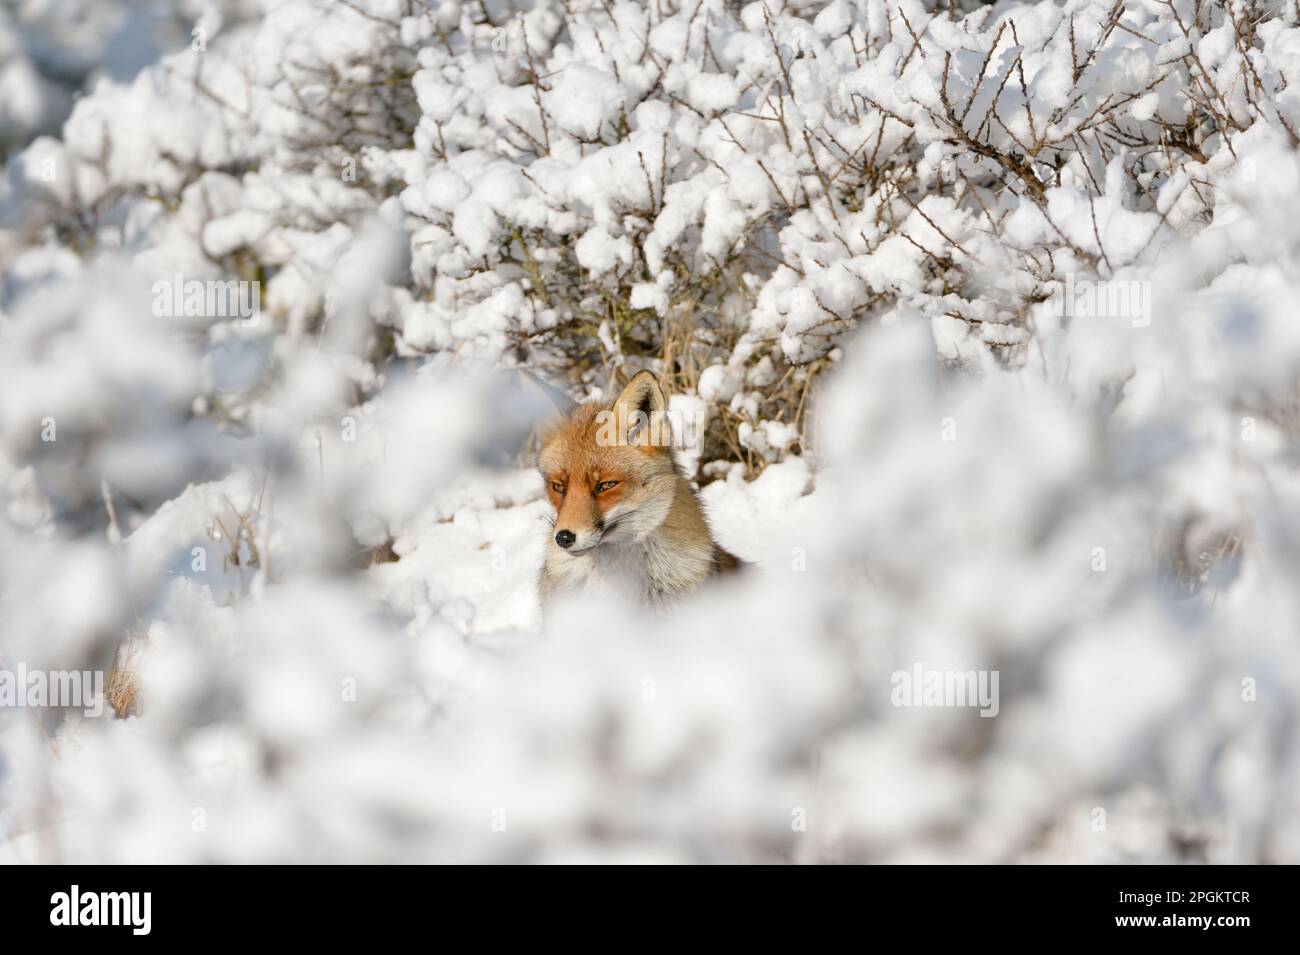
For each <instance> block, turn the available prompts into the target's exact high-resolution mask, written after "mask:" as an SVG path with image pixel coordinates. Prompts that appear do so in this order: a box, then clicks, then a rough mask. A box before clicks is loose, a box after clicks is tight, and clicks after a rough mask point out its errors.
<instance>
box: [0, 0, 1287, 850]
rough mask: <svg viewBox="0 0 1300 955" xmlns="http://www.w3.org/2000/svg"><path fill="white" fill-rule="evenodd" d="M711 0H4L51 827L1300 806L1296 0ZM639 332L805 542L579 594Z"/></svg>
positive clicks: (1259, 842)
mask: <svg viewBox="0 0 1300 955" xmlns="http://www.w3.org/2000/svg"><path fill="white" fill-rule="evenodd" d="M69 6H75V4H70V5H69ZM121 6H122V5H117V4H105V5H104V6H103V7H102V10H103V11H105V12H104V13H103V16H105V17H109V18H110V19H111V17H112V16H115V15H116V14H114V13H113V11H118V12H120V9H119V8H121ZM165 6H166V5H158V4H155V5H150V6H148V9H150V10H155V11H156V10H161V9H163V8H164V7H165ZM649 6H651V7H654V8H655V9H653V10H651V9H647V5H643V4H639V3H630V2H619V0H615V2H609V3H594V2H593V3H586V2H580V0H574V2H569V3H564V4H561V3H559V2H552V0H538V2H536V3H532V2H519V3H514V4H512V3H506V2H498V0H488V2H484V3H477V2H476V3H459V2H452V0H440V2H430V3H427V4H426V3H418V2H407V0H353V2H349V3H331V2H325V0H321V2H315V0H285V2H278V3H270V2H268V3H265V4H257V3H213V4H211V5H209V6H208V7H207V8H205V9H206V12H204V13H203V14H202V17H201V18H200V19H198V20H196V21H192V22H193V24H194V26H193V28H194V30H195V32H194V33H193V34H190V33H189V32H188V30H187V29H186V28H187V27H189V26H191V20H189V19H187V17H189V16H199V13H198V11H191V10H190V9H189V6H188V5H185V4H179V5H176V8H175V11H174V13H175V17H176V19H177V22H179V24H180V25H179V26H177V25H176V23H175V22H173V19H171V18H169V17H164V18H162V19H157V18H155V20H152V21H150V22H153V23H155V25H156V26H157V25H159V24H163V25H166V27H167V29H165V30H162V31H161V33H159V37H161V39H158V41H157V43H158V44H159V45H160V46H161V47H163V48H165V49H168V50H175V52H171V53H166V54H164V53H163V52H162V51H161V50H153V47H150V48H149V49H150V50H153V52H152V53H149V54H148V56H146V63H145V65H143V66H142V67H141V68H139V71H138V72H132V71H131V70H123V69H117V68H116V67H114V66H113V65H112V64H109V63H107V62H104V63H101V64H99V65H98V66H97V65H96V63H97V62H98V61H97V59H96V58H97V57H99V58H101V59H102V58H104V57H107V56H108V54H107V53H106V52H104V50H103V49H102V48H101V47H100V46H95V45H94V44H85V45H81V46H75V45H74V46H75V49H74V48H73V47H70V46H68V45H67V43H64V45H63V46H58V44H55V45H54V46H51V44H52V43H53V40H52V38H51V34H52V33H53V32H57V31H56V30H55V28H54V27H53V26H51V24H52V23H54V22H55V21H54V20H50V19H48V18H47V19H46V20H41V19H40V17H38V16H37V15H36V14H37V13H39V12H40V11H42V10H44V11H45V12H46V13H48V12H49V9H51V7H50V5H48V4H47V5H42V4H39V3H33V4H28V5H25V7H24V9H25V13H23V12H22V11H20V13H22V16H19V14H14V15H13V16H10V14H8V13H5V14H4V15H3V16H0V60H2V63H3V70H0V88H4V89H8V88H9V87H8V86H6V85H5V84H11V85H13V88H14V89H20V90H24V91H26V95H27V98H26V99H21V100H20V99H17V98H15V99H13V100H10V99H9V98H8V97H7V96H6V101H5V110H7V112H6V111H0V136H2V137H3V138H2V139H0V146H2V148H3V149H4V150H5V151H6V152H5V155H6V157H7V159H6V166H5V172H4V176H3V177H2V178H0V268H2V276H3V277H2V278H0V703H2V704H3V705H0V860H3V861H6V862H44V861H60V862H69V861H71V862H106V863H113V862H278V861H319V862H349V861H393V862H398V861H401V862H433V861H465V862H572V861H639V862H767V861H789V862H857V861H869V862H903V861H951V862H971V861H998V862H1002V861H1011V862H1041V861H1053V862H1063V861H1072V862H1102V861H1135V862H1136V861H1140V862H1161V861H1178V862H1184V861H1210V862H1279V861H1287V862H1297V861H1300V732H1298V727H1297V720H1298V718H1300V636H1298V635H1300V587H1297V580H1300V445H1298V442H1300V402H1298V397H1300V396H1298V393H1297V381H1298V380H1300V324H1298V323H1297V319H1296V313H1295V303H1296V302H1297V301H1300V271H1297V265H1296V263H1297V262H1300V161H1298V159H1297V148H1298V145H1300V138H1298V137H1297V132H1296V131H1297V130H1300V92H1298V91H1297V88H1295V87H1293V86H1292V85H1291V84H1292V83H1300V28H1298V27H1297V23H1296V13H1295V9H1294V5H1289V4H1269V3H1250V4H1246V3H1241V2H1238V0H1230V2H1228V3H1226V4H1197V3H1193V2H1190V0H1173V2H1172V3H1164V2H1154V0H1149V2H1148V0H1129V2H1120V3H1096V2H1088V0H1066V2H1064V3H1053V2H1039V3H1035V4H1009V3H998V4H996V5H992V6H983V5H980V4H976V3H956V4H948V3H947V2H944V3H939V4H933V3H922V2H919V0H854V2H847V0H834V2H829V3H825V2H800V3H791V4H784V5H783V4H778V3H768V4H763V3H751V4H737V3H724V2H722V0H704V2H702V3H697V2H695V0H691V2H690V3H687V4H684V5H675V4H671V3H667V2H665V3H662V4H658V3H656V4H653V5H649ZM33 11H36V13H33ZM123 16H124V14H123ZM160 16H161V14H160ZM22 17H26V19H23V18H22ZM33 18H35V19H33ZM119 25H120V23H119ZM160 29H161V27H160ZM176 30H179V31H180V32H179V35H180V37H181V40H180V41H179V42H173V40H174V37H173V40H168V39H167V37H169V36H172V35H173V33H175V31H176ZM42 31H44V32H42ZM169 31H171V32H169ZM187 36H192V42H190V43H189V45H188V46H187V45H186V44H185V37H187ZM65 39H67V40H68V42H70V40H71V39H72V38H65ZM52 49H56V50H62V51H63V55H66V56H72V54H73V53H77V54H78V56H79V57H80V58H79V59H77V63H79V64H81V66H80V67H79V69H80V70H81V72H79V73H75V76H74V74H73V73H69V72H68V71H67V70H63V71H58V70H54V71H53V73H54V74H57V76H58V83H59V84H63V85H62V86H61V87H59V89H56V88H55V86H52V85H49V84H53V83H54V82H55V81H54V80H53V79H50V78H49V77H48V76H47V75H46V73H42V69H43V68H44V67H47V66H48V65H49V63H50V62H51V60H50V58H51V56H53V54H52V53H51V52H50V51H51V50H52ZM69 50H71V52H69ZM151 58H152V59H151ZM155 60H156V62H155ZM74 72H75V71H74ZM83 74H84V76H83ZM51 75H53V74H51ZM69 76H74V79H73V80H70V79H69ZM76 77H81V79H76ZM74 80H75V82H77V83H80V84H81V85H79V86H77V87H76V89H75V90H73V91H69V90H68V89H66V88H65V87H66V86H67V84H68V83H69V82H74ZM83 80H84V82H83ZM43 84H44V85H43ZM47 87H48V88H47ZM60 89H61V90H62V92H60ZM10 102H13V103H15V104H18V105H22V106H23V107H24V108H23V109H21V110H19V109H17V107H16V106H15V107H14V108H13V109H10V108H9V103H10ZM620 366H628V367H650V368H653V369H654V370H656V371H657V372H658V373H660V374H661V375H662V376H663V377H664V378H665V380H666V381H667V382H668V383H669V385H670V388H671V390H672V391H673V393H674V398H673V400H674V402H675V407H676V408H677V409H679V410H681V411H683V412H685V413H689V414H692V415H696V416H699V418H700V419H702V420H704V421H706V422H707V424H706V425H705V426H704V427H703V428H701V431H700V433H701V435H702V442H701V444H700V445H699V446H697V447H695V448H693V449H691V452H690V453H689V454H685V455H683V457H682V461H681V464H682V467H683V469H684V471H685V472H686V473H687V474H688V476H690V477H691V478H692V479H694V480H696V481H697V482H698V484H699V485H700V488H701V496H702V498H703V500H704V502H705V504H706V506H707V508H708V511H709V515H710V518H711V521H712V523H713V525H714V529H715V532H716V535H717V537H718V539H719V541H720V543H721V544H723V545H724V546H725V547H727V548H728V549H730V550H731V551H733V552H734V553H736V554H738V555H739V556H741V557H743V558H745V559H746V560H747V561H750V562H751V563H752V564H753V566H752V567H751V568H749V571H748V572H747V573H746V574H743V575H741V576H739V577H737V578H736V579H734V580H728V581H726V582H725V583H719V584H718V585H717V586H715V587H711V588H707V589H705V590H703V591H701V592H700V593H698V594H696V595H693V596H692V597H691V598H690V599H687V600H684V601H683V602H682V603H681V604H680V605H679V606H677V607H675V608H674V609H672V610H671V611H669V612H667V613H665V614H651V613H649V612H647V611H645V610H642V609H639V608H637V607H630V606H626V605H620V604H614V603H608V602H603V601H602V600H600V599H597V598H585V599H583V598H580V599H577V600H574V601H571V602H569V603H567V604H565V605H562V606H560V607H559V608H557V610H556V612H555V614H554V616H553V617H550V616H548V619H547V621H546V626H545V627H544V628H543V627H540V626H539V621H538V616H539V615H538V608H537V603H536V597H535V593H534V588H535V582H536V576H537V572H538V569H539V565H540V561H541V557H542V552H543V547H544V545H545V542H546V540H547V536H548V534H549V532H550V528H549V526H548V524H547V522H546V513H547V508H548V504H547V503H546V501H545V499H544V498H543V496H542V486H541V480H540V478H539V476H538V475H537V474H536V473H535V472H534V471H533V470H532V469H531V468H530V467H529V466H528V464H527V451H526V448H527V447H528V442H529V434H530V430H531V428H532V427H533V425H534V424H535V423H536V420H537V418H538V416H539V415H540V414H542V413H543V410H544V409H542V408H540V407H538V405H537V404H536V403H535V402H533V401H532V399H528V398H526V397H525V392H521V391H520V390H519V389H518V388H517V387H515V386H514V384H513V382H515V381H516V377H515V376H514V374H513V372H512V369H515V368H517V367H528V368H532V369H535V370H537V371H539V372H541V373H542V374H545V375H548V376H550V377H551V378H552V379H553V380H555V381H557V382H559V383H560V384H561V385H562V386H563V387H564V388H565V389H566V390H567V391H569V392H570V393H571V394H572V396H573V397H576V398H591V397H605V398H608V393H607V391H605V390H603V389H607V388H608V384H607V377H606V376H607V374H608V372H610V371H611V370H612V369H615V368H618V367H620ZM592 559H600V555H599V553H598V552H597V554H595V555H594V556H593V557H592ZM20 668H21V670H22V672H24V673H27V674H32V675H34V676H35V677H36V678H37V679H38V682H39V680H40V678H45V679H46V680H47V681H53V683H58V676H57V675H59V674H71V673H76V674H81V673H88V674H92V675H94V674H98V675H99V676H100V677H102V678H103V680H104V684H103V686H104V693H105V695H106V696H107V698H108V699H107V705H106V706H105V707H104V708H103V709H102V711H100V712H98V713H96V712H95V711H94V708H93V707H87V706H83V705H79V703H80V701H78V700H72V699H54V698H53V695H54V694H52V693H50V692H47V693H46V694H44V698H40V699H38V698H36V696H35V695H34V694H35V690H34V689H33V687H32V686H31V685H23V686H15V685H14V682H13V679H12V676H11V677H10V678H9V682H8V684H7V685H8V686H9V690H8V691H6V690H5V686H6V684H5V683H4V682H3V679H2V677H3V674H11V675H12V674H15V673H17V672H19V670H20ZM92 682H93V681H92ZM51 685H53V684H51ZM48 689H49V688H48V686H47V690H48ZM6 692H8V694H9V695H8V696H6V695H5V694H6Z"/></svg>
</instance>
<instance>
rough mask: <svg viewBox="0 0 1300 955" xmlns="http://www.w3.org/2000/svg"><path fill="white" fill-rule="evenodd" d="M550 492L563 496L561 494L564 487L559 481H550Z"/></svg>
mask: <svg viewBox="0 0 1300 955" xmlns="http://www.w3.org/2000/svg"><path fill="white" fill-rule="evenodd" d="M551 490H552V491H554V492H555V493H556V494H563V493H564V485H563V484H561V483H560V482H559V481H552V482H551Z"/></svg>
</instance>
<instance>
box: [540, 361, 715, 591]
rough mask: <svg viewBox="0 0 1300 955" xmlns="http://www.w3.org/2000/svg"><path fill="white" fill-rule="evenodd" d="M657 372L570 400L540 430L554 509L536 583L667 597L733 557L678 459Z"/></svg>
mask: <svg viewBox="0 0 1300 955" xmlns="http://www.w3.org/2000/svg"><path fill="white" fill-rule="evenodd" d="M666 411H667V402H666V401H665V399H664V392H663V389H662V388H661V387H660V385H659V381H658V379H656V378H655V376H654V375H653V374H652V373H650V372H648V371H642V372H638V373H637V375H636V376H635V377H633V378H632V380H631V381H629V382H628V384H627V387H626V388H624V389H623V392H622V393H621V394H620V395H619V396H618V398H617V399H615V401H614V403H613V404H612V405H604V404H602V403H600V402H588V403H586V404H581V405H577V406H575V407H574V408H573V409H572V410H571V411H570V412H569V413H568V414H566V415H565V416H564V418H563V419H562V420H561V421H560V422H559V423H557V424H556V425H554V426H553V427H552V428H550V429H549V430H548V431H546V432H545V433H544V434H543V437H542V447H541V452H540V453H539V454H538V457H537V467H538V470H539V471H541V474H542V480H543V481H545V482H546V494H547V497H548V498H549V499H550V502H551V504H552V505H553V506H554V507H555V518H554V521H553V522H552V527H553V532H552V535H551V539H550V541H549V543H548V544H547V548H546V561H545V563H544V564H543V566H542V575H541V580H540V582H539V591H540V596H541V601H542V606H543V608H545V607H546V606H547V605H548V604H549V603H550V602H551V601H552V600H553V599H554V598H555V597H556V596H558V595H559V594H560V593H562V592H565V591H570V590H582V591H588V590H592V589H595V590H606V591H614V592H620V593H623V594H626V595H628V596H630V597H632V598H634V599H635V600H638V601H640V602H645V603H649V604H652V605H660V606H662V605H666V604H670V603H671V602H672V601H673V599H674V598H675V597H677V596H679V595H681V594H683V593H686V592H687V591H690V590H693V589H695V588H696V587H698V586H699V585H700V584H702V583H703V582H704V581H705V580H706V579H707V578H709V577H711V576H714V575H717V574H721V573H727V572H730V571H733V570H736V569H737V568H738V567H739V566H740V561H739V559H738V558H736V557H735V556H734V555H732V554H730V553H728V552H727V551H725V550H723V549H722V548H721V547H719V546H718V545H717V544H716V543H715V542H714V540H713V536H712V534H711V533H710V532H709V525H708V522H707V521H706V520H705V517H704V510H703V508H702V507H701V506H700V501H699V498H698V497H696V495H695V491H694V490H693V489H692V488H691V485H690V482H688V481H687V480H686V478H685V477H683V476H682V474H681V473H680V471H679V470H678V467H677V460H676V456H675V454H674V451H673V447H672V444H673V442H672V438H671V429H670V425H669V420H668V416H667V414H666Z"/></svg>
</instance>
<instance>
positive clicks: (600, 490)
mask: <svg viewBox="0 0 1300 955" xmlns="http://www.w3.org/2000/svg"><path fill="white" fill-rule="evenodd" d="M617 486H618V482H617V481H601V482H600V483H599V484H597V485H596V493H597V494H604V493H605V492H606V491H608V490H609V489H610V488H612V487H617Z"/></svg>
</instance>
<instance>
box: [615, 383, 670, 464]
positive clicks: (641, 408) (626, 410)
mask: <svg viewBox="0 0 1300 955" xmlns="http://www.w3.org/2000/svg"><path fill="white" fill-rule="evenodd" d="M667 408H668V400H667V399H666V398H665V397H664V390H663V388H662V387H660V385H659V379H658V378H656V377H655V376H654V373H653V372H649V371H639V372H637V373H636V374H635V375H633V376H632V380H631V381H629V382H628V383H627V386H626V387H625V388H624V389H623V391H622V393H621V394H619V396H618V398H616V399H615V400H614V415H615V418H616V420H617V421H618V426H619V427H620V428H623V429H625V430H624V436H625V437H626V440H627V443H628V444H634V445H638V446H640V447H644V448H649V447H669V446H670V445H671V444H672V440H671V434H670V433H669V430H668V416H667V415H666V414H665V413H664V412H665V411H666V410H667Z"/></svg>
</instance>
